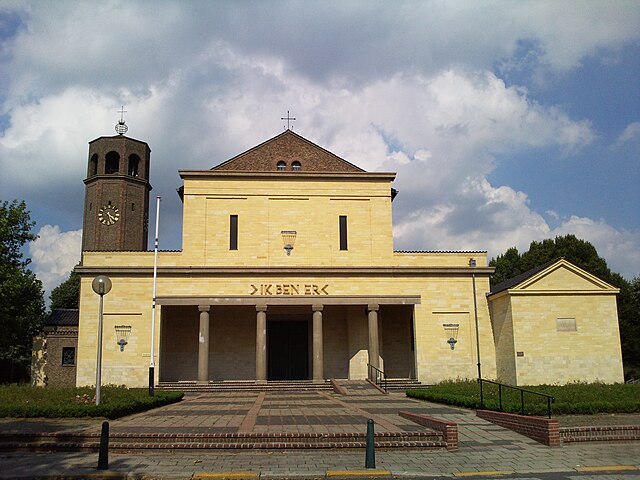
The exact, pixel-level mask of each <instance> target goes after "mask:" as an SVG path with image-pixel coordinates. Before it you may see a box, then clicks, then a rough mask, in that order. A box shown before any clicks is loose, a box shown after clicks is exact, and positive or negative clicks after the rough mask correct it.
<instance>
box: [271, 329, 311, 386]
mask: <svg viewBox="0 0 640 480" xmlns="http://www.w3.org/2000/svg"><path fill="white" fill-rule="evenodd" d="M267 339H268V342H269V344H268V351H269V353H268V361H269V380H307V379H308V378H309V360H308V359H309V328H308V323H307V322H305V321H290V320H287V321H271V322H267Z"/></svg>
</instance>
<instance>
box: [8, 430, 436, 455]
mask: <svg viewBox="0 0 640 480" xmlns="http://www.w3.org/2000/svg"><path fill="white" fill-rule="evenodd" d="M375 444H376V446H377V447H380V448H402V447H420V448H434V449H440V448H445V447H446V445H445V443H444V442H443V440H442V437H441V435H440V434H438V433H437V432H433V431H424V432H407V433H405V432H382V433H378V434H376V435H375ZM99 446H100V437H99V435H98V434H81V433H76V434H72V433H49V434H46V433H43V434H6V435H0V451H7V450H25V449H26V450H97V449H98V448H99ZM365 446H366V435H365V434H364V433H337V434H319V433H307V434H269V433H263V434H261V433H252V434H154V433H149V434H144V433H139V434H133V433H128V434H118V433H114V434H112V435H111V436H110V438H109V450H111V451H113V450H158V449H189V450H193V449H287V448H292V449H305V448H306V449H314V448H364V447H365Z"/></svg>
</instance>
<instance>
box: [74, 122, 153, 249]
mask: <svg viewBox="0 0 640 480" xmlns="http://www.w3.org/2000/svg"><path fill="white" fill-rule="evenodd" d="M122 125H124V121H123V120H122V119H121V120H120V121H119V122H118V125H116V131H117V132H118V133H119V135H115V136H113V137H99V138H96V139H95V140H93V141H91V142H89V165H88V169H87V178H86V179H85V180H84V183H85V185H86V190H85V199H84V222H83V230H82V250H83V251H86V250H99V251H116V250H120V251H123V250H124V251H126V250H129V251H144V250H147V237H148V225H149V192H150V191H151V184H150V183H149V163H150V159H151V149H150V148H149V145H147V143H145V142H141V141H140V140H135V139H133V138H129V137H126V136H124V133H120V132H122V131H123V128H122ZM118 127H120V128H119V129H118Z"/></svg>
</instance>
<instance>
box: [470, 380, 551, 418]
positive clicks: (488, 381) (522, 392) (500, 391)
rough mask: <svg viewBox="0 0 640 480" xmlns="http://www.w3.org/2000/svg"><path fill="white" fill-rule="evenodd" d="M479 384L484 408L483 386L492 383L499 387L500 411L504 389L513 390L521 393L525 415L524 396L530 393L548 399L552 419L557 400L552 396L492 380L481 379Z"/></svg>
mask: <svg viewBox="0 0 640 480" xmlns="http://www.w3.org/2000/svg"><path fill="white" fill-rule="evenodd" d="M478 383H479V384H480V406H481V407H482V408H485V406H484V396H483V392H482V384H483V383H491V384H492V385H498V405H499V409H500V410H499V411H500V412H502V411H503V410H502V387H505V388H510V389H512V390H517V391H519V392H520V413H521V414H522V415H524V414H525V413H524V394H525V393H530V394H532V395H538V396H539V397H545V398H546V399H547V416H548V417H549V418H551V404H552V403H554V402H555V401H556V398H555V397H554V396H552V395H547V394H546V393H540V392H534V391H533V390H527V389H526V388H522V387H515V386H513V385H507V384H505V383H500V382H493V381H491V380H485V379H484V378H479V379H478Z"/></svg>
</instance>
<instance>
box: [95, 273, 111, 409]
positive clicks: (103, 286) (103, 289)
mask: <svg viewBox="0 0 640 480" xmlns="http://www.w3.org/2000/svg"><path fill="white" fill-rule="evenodd" d="M91 288H93V291H94V292H96V293H97V294H98V295H100V310H99V311H100V313H99V316H98V361H97V367H96V405H100V382H101V380H102V378H101V377H102V303H103V298H102V297H104V296H105V295H106V294H107V293H109V292H110V291H111V280H110V279H109V277H107V276H106V275H98V276H97V277H96V278H94V279H93V282H91Z"/></svg>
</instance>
